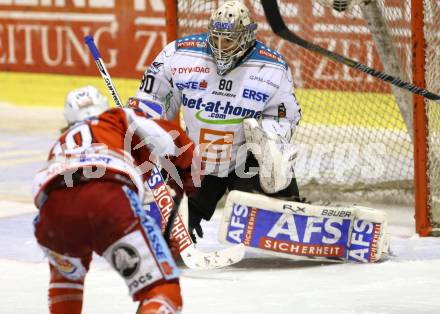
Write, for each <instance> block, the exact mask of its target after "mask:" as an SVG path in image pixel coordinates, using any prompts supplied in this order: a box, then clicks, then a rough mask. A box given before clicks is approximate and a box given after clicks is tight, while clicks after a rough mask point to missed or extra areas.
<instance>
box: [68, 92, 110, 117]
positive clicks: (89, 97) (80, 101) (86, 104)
mask: <svg viewBox="0 0 440 314" xmlns="http://www.w3.org/2000/svg"><path fill="white" fill-rule="evenodd" d="M109 108H110V107H109V105H108V102H107V98H106V97H105V96H104V95H102V94H101V93H100V92H99V90H98V89H97V88H96V87H93V86H90V85H88V86H84V87H80V88H77V89H74V90H72V91H70V92H69V93H68V94H67V96H66V101H65V103H64V118H65V119H66V122H67V123H68V124H73V123H75V122H77V121H82V120H84V119H87V118H89V117H92V116H97V115H99V114H101V113H103V112H104V111H106V110H107V109H109Z"/></svg>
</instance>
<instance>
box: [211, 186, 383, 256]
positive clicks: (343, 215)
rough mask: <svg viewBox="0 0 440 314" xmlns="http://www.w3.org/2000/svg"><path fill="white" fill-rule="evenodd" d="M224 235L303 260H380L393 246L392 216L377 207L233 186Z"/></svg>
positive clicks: (222, 238)
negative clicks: (293, 198) (315, 201)
mask: <svg viewBox="0 0 440 314" xmlns="http://www.w3.org/2000/svg"><path fill="white" fill-rule="evenodd" d="M219 240H220V241H221V242H223V243H243V244H244V245H246V246H247V247H249V248H252V249H255V250H257V251H259V252H262V253H266V254H270V255H275V256H281V257H287V258H291V259H297V260H304V259H305V260H311V259H313V260H319V261H333V262H347V261H353V262H364V263H366V262H376V261H379V260H380V259H381V257H382V253H383V252H387V250H388V241H387V218H386V214H385V213H384V212H382V211H380V210H376V209H372V208H366V207H358V206H351V207H329V206H318V205H309V204H303V203H296V202H289V201H283V200H278V199H274V198H270V197H268V196H264V195H257V194H251V193H245V192H239V191H232V192H231V193H229V195H228V198H227V200H226V205H225V210H224V214H223V219H222V222H221V225H220V232H219Z"/></svg>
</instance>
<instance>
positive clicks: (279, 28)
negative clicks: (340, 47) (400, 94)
mask: <svg viewBox="0 0 440 314" xmlns="http://www.w3.org/2000/svg"><path fill="white" fill-rule="evenodd" d="M261 4H262V5H263V9H264V14H265V15H266V19H267V22H268V23H269V25H270V27H271V28H272V31H273V32H274V33H275V34H277V35H278V36H280V37H281V38H284V39H286V40H288V41H290V42H292V43H294V44H297V45H299V46H301V47H303V48H305V49H307V50H310V51H313V52H317V53H319V54H320V55H323V56H325V57H327V58H329V59H331V60H333V61H335V62H339V63H342V64H345V65H347V66H349V67H351V68H353V69H357V70H359V71H361V72H364V73H366V74H369V75H371V76H374V77H377V78H379V79H381V80H383V81H385V82H388V83H391V84H393V85H395V86H397V87H400V88H402V89H405V90H407V91H410V92H411V93H415V94H418V95H421V96H423V97H425V98H427V99H430V100H433V101H435V102H437V103H440V96H439V95H437V94H434V93H432V92H430V91H428V90H426V89H423V88H420V87H417V86H415V85H413V84H411V83H408V82H405V81H402V80H401V79H399V78H397V77H394V76H391V75H388V74H386V73H384V72H381V71H378V70H375V69H373V68H370V67H368V66H366V65H365V64H362V63H359V62H357V61H354V60H352V59H349V58H346V57H344V56H342V55H340V54H337V53H335V52H333V51H330V50H327V49H325V48H323V47H320V46H318V45H315V44H313V43H311V42H309V41H307V40H305V39H303V38H301V37H299V36H298V35H296V34H295V33H293V32H291V31H290V30H289V29H288V28H287V26H286V24H285V23H284V21H283V18H282V17H281V13H280V9H279V7H278V4H277V0H261Z"/></svg>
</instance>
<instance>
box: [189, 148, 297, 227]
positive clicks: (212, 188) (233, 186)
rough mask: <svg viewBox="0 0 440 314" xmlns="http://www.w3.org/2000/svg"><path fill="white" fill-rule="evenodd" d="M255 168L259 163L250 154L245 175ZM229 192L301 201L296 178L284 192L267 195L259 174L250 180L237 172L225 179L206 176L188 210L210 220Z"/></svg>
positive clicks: (191, 198) (192, 198) (191, 199)
mask: <svg viewBox="0 0 440 314" xmlns="http://www.w3.org/2000/svg"><path fill="white" fill-rule="evenodd" d="M255 167H258V161H257V160H256V159H255V157H254V156H253V155H252V154H250V155H249V156H248V158H247V159H246V164H245V173H247V172H249V169H250V168H255ZM227 190H229V191H232V190H238V191H243V192H257V193H260V194H265V195H269V196H271V197H275V198H283V199H288V200H291V201H299V199H300V198H299V191H298V185H297V183H296V179H295V178H293V179H292V181H291V182H290V184H289V186H288V187H287V188H285V189H284V190H281V191H278V192H276V193H274V194H267V193H265V192H264V191H263V189H262V188H261V185H260V179H259V176H258V174H256V175H254V176H252V177H250V178H249V177H246V178H241V177H239V176H238V175H237V174H236V173H235V171H233V172H232V173H230V174H229V175H228V176H227V177H223V178H219V177H216V176H212V175H207V176H205V177H204V178H203V180H202V183H201V187H200V188H199V189H198V190H197V192H196V194H195V195H194V196H192V197H190V198H189V199H188V210H189V211H190V212H191V211H192V212H195V213H197V214H198V216H201V217H202V218H203V219H205V220H210V219H211V217H212V215H213V214H214V211H215V208H216V206H217V203H218V201H219V200H220V199H221V198H222V196H223V195H224V194H225V192H226V191H227Z"/></svg>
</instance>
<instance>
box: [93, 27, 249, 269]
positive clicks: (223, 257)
mask: <svg viewBox="0 0 440 314" xmlns="http://www.w3.org/2000/svg"><path fill="white" fill-rule="evenodd" d="M84 41H85V43H86V44H87V46H88V47H89V49H90V52H91V53H92V56H93V58H94V59H95V63H96V65H97V66H98V69H99V71H100V73H101V76H102V78H103V79H104V81H105V83H106V85H107V88H108V89H109V91H110V93H111V95H112V97H113V100H114V102H115V104H116V106H118V107H121V108H122V102H121V99H120V97H119V95H118V93H117V91H116V88H115V85H114V84H113V81H112V79H111V77H110V74H109V73H108V72H107V69H106V67H105V65H104V62H103V61H102V59H101V55H100V53H99V51H98V48H97V47H96V45H95V42H94V41H93V37H92V36H85V37H84ZM153 176H155V179H156V181H155V183H154V184H153V183H152V182H153V181H154V180H147V182H145V184H144V185H145V186H146V187H148V188H150V190H151V192H152V194H153V197H154V200H155V202H156V204H157V207H158V208H159V211H160V214H161V216H162V219H163V220H164V221H170V223H169V226H168V222H167V227H166V228H165V229H170V230H171V231H167V230H166V231H165V233H168V234H169V235H170V236H174V237H175V238H176V240H178V242H179V252H180V255H181V257H182V260H183V262H184V263H185V265H186V266H187V267H189V268H193V269H216V268H222V267H226V266H229V265H232V264H235V263H237V262H239V261H241V260H242V259H243V257H244V253H245V247H244V245H243V244H242V243H240V244H239V245H235V246H231V247H228V248H225V249H222V250H218V251H214V252H209V253H204V252H201V251H199V250H197V249H196V247H195V245H194V242H193V241H192V239H191V236H190V234H189V232H188V229H187V228H186V227H185V225H184V223H183V219H182V217H181V216H180V214H179V213H178V212H177V210H178V209H177V208H175V206H174V201H173V198H172V197H171V195H170V192H169V190H168V188H167V186H166V184H165V181H164V179H163V177H162V174H161V173H160V170H159V169H158V168H157V166H156V165H153ZM161 196H162V197H165V198H166V199H167V200H168V201H169V203H170V204H169V205H171V206H167V204H164V202H159V201H158V200H159V199H160V197H161ZM173 212H176V214H173ZM173 216H174V217H175V222H174V221H173V220H172V218H173ZM171 226H172V228H171Z"/></svg>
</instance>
